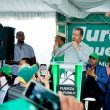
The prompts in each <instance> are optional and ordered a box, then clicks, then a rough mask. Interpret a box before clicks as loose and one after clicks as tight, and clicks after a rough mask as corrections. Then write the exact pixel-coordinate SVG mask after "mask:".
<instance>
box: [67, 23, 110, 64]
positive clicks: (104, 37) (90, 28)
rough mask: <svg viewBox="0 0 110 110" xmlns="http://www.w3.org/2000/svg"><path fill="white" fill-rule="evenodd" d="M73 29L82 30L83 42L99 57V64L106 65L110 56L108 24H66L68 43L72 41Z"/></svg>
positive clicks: (109, 30) (109, 27) (109, 26)
mask: <svg viewBox="0 0 110 110" xmlns="http://www.w3.org/2000/svg"><path fill="white" fill-rule="evenodd" d="M75 27H81V28H83V30H84V36H83V39H82V40H83V42H85V43H86V44H88V45H89V46H90V47H91V48H92V51H93V52H95V53H97V54H98V55H99V64H100V65H103V66H106V65H108V57H109V56H110V25H109V24H68V42H71V41H72V31H73V28H75Z"/></svg>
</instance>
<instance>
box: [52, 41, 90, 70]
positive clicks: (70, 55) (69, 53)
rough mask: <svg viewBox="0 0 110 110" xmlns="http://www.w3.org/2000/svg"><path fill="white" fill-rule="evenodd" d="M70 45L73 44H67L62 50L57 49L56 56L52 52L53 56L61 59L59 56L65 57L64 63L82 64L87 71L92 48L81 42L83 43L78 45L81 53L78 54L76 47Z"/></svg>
mask: <svg viewBox="0 0 110 110" xmlns="http://www.w3.org/2000/svg"><path fill="white" fill-rule="evenodd" d="M70 45H72V44H71V42H70V43H66V44H65V45H64V46H62V47H61V48H59V49H57V52H56V54H55V55H54V52H52V56H54V57H56V56H57V57H59V56H62V55H64V62H72V63H77V62H82V63H83V69H85V66H86V64H87V61H88V60H89V55H90V54H91V53H92V50H91V48H90V47H89V46H88V45H87V44H85V43H83V42H82V41H81V43H80V44H79V45H78V47H79V49H80V52H79V53H77V51H76V49H75V48H74V46H73V45H72V46H70ZM69 46H70V47H69ZM67 47H69V48H68V49H66V48H67ZM65 49H66V50H65ZM63 50H65V51H63ZM62 51H63V52H62ZM60 52H62V53H60ZM59 53H60V54H59ZM58 54H59V55H58Z"/></svg>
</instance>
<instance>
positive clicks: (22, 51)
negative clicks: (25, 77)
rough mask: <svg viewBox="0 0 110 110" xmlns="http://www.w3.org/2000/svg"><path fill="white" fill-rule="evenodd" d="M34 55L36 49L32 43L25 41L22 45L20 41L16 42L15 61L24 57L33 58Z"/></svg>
mask: <svg viewBox="0 0 110 110" xmlns="http://www.w3.org/2000/svg"><path fill="white" fill-rule="evenodd" d="M34 56H35V54H34V50H33V48H32V47H31V46H30V45H28V44H26V43H24V44H23V45H22V46H20V45H19V44H18V43H16V44H15V48H14V61H21V59H22V58H32V57H34Z"/></svg>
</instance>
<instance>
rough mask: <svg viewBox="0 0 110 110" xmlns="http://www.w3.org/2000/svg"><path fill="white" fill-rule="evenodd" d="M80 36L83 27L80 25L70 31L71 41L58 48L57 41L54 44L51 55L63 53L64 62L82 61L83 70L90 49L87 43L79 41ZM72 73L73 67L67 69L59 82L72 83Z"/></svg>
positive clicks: (83, 78)
mask: <svg viewBox="0 0 110 110" xmlns="http://www.w3.org/2000/svg"><path fill="white" fill-rule="evenodd" d="M82 38H83V29H82V28H80V27H76V28H74V30H73V33H72V42H69V43H66V44H65V45H63V46H62V47H61V48H58V43H56V44H54V50H53V52H52V56H54V57H60V56H62V55H64V62H72V63H78V62H82V63H83V71H84V70H85V67H86V64H87V61H88V59H89V55H90V54H91V49H90V47H89V46H88V45H87V44H85V43H84V42H82V41H81V39H82ZM74 74H75V70H74V69H68V70H67V71H66V72H65V73H64V74H62V75H61V78H60V84H74ZM65 76H66V78H65ZM82 80H83V82H85V74H83V75H82ZM83 85H84V83H83Z"/></svg>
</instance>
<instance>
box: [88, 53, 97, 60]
mask: <svg viewBox="0 0 110 110" xmlns="http://www.w3.org/2000/svg"><path fill="white" fill-rule="evenodd" d="M89 56H91V57H93V58H96V59H99V57H98V55H97V54H96V53H91V54H90V55H89Z"/></svg>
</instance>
